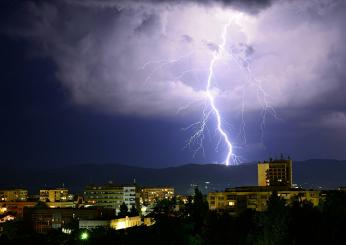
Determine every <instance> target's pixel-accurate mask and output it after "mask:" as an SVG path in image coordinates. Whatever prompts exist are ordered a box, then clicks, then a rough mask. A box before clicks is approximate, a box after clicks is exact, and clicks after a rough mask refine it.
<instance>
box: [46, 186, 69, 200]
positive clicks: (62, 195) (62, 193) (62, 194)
mask: <svg viewBox="0 0 346 245" xmlns="http://www.w3.org/2000/svg"><path fill="white" fill-rule="evenodd" d="M40 201H41V202H68V201H73V195H72V194H70V193H69V190H68V189H66V188H53V189H41V190H40Z"/></svg>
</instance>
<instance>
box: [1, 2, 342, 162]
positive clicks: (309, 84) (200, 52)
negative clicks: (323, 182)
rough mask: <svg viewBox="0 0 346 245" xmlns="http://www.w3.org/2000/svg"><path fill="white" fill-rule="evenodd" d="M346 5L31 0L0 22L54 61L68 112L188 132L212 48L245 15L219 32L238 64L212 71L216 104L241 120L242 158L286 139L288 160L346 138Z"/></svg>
mask: <svg viewBox="0 0 346 245" xmlns="http://www.w3.org/2000/svg"><path fill="white" fill-rule="evenodd" d="M345 5H346V4H345V2H344V1H327V0H326V1H304V2H303V1H255V0H248V1H241V0H233V1H231V0H230V1H221V0H220V1H217V0H215V1H211V0H210V1H208V0H205V1H197V0H196V1H193V0H191V1H173V0H172V1H169V0H167V1H154V0H152V1H139V0H138V1H105V0H103V1H95V0H92V1H91V0H89V1H77V0H65V1H59V2H58V1H56V2H39V1H27V2H25V3H24V4H20V6H21V8H18V9H20V10H16V11H14V12H13V13H12V15H11V16H10V15H8V16H7V17H6V18H7V19H6V18H4V17H2V18H4V19H6V20H7V21H4V22H2V24H1V25H2V28H1V31H2V33H4V32H6V35H7V37H12V38H13V37H14V38H15V39H23V40H29V41H30V43H31V44H34V45H35V49H32V50H34V51H31V52H32V53H35V55H37V56H38V55H40V56H44V57H46V58H47V57H48V58H49V59H50V60H51V61H52V62H53V63H54V64H55V67H56V69H55V72H54V73H55V75H56V78H57V79H58V80H59V81H60V83H61V84H62V86H63V87H64V89H65V90H66V91H68V94H69V97H68V98H69V99H70V100H71V102H72V103H73V104H74V105H78V106H81V107H84V108H88V109H92V110H94V111H97V112H102V113H107V114H109V115H126V116H130V117H131V116H136V117H138V116H140V117H146V118H160V119H162V118H170V120H172V121H184V122H185V123H186V124H188V123H191V122H192V121H193V120H195V119H196V118H197V117H198V116H199V115H200V113H201V110H202V109H203V105H204V103H203V102H204V99H205V93H204V88H205V79H206V77H207V72H208V65H209V61H210V57H211V55H212V53H213V52H212V51H217V50H218V49H219V43H220V33H221V32H222V29H223V25H224V24H225V23H226V22H227V18H228V17H227V16H228V15H231V16H233V15H235V13H238V12H237V11H234V10H240V11H243V12H244V13H245V15H244V18H243V19H241V20H240V21H238V22H237V21H234V23H233V22H232V25H231V27H230V29H229V32H228V35H227V48H228V51H232V54H233V55H234V56H235V57H236V59H225V61H222V62H220V63H218V66H217V67H216V70H215V81H216V82H215V84H216V86H215V87H214V88H213V93H215V95H216V96H217V103H218V105H219V107H220V109H221V110H222V113H223V116H224V117H225V121H230V122H232V125H240V123H241V119H242V116H244V115H245V119H246V120H247V121H246V127H247V130H248V131H249V133H248V142H247V143H248V148H247V146H245V147H243V149H244V152H243V153H244V155H245V154H249V155H251V154H253V156H256V157H257V156H259V155H261V154H262V155H263V154H267V153H268V152H270V151H274V150H273V149H278V147H277V146H276V144H274V143H273V142H277V141H280V143H278V144H277V145H280V146H281V147H282V148H284V146H285V140H286V141H287V142H290V143H289V144H293V145H297V147H296V148H295V146H294V147H291V149H292V152H293V153H294V152H296V153H295V154H296V155H299V154H301V156H305V155H304V154H305V153H304V154H303V153H301V152H299V149H298V148H299V147H298V146H299V145H301V143H300V142H304V144H307V143H311V144H313V141H319V143H318V144H317V143H316V145H319V146H320V145H322V143H321V141H322V140H326V141H327V142H329V143H330V144H331V145H332V144H333V143H332V142H333V138H335V139H338V140H339V141H342V140H340V138H341V137H343V136H344V132H345V131H346V125H345V123H344V121H345V112H346V106H345V105H346V99H345V98H346V96H345V93H346V83H345V80H346V69H345V64H346V51H345V49H344V48H343V46H344V44H345V43H346V35H345V32H344V23H346V17H345V14H344V13H345V11H346V7H345ZM228 7H229V8H228ZM17 11H18V12H17ZM232 11H233V12H232ZM259 13H260V14H259ZM18 16H21V17H20V18H17V17H18ZM235 60H236V62H235ZM238 64H241V66H240V67H239V65H238ZM250 68H251V74H250V75H249V74H248V73H247V72H248V71H246V69H250ZM251 76H254V77H255V78H256V79H252V80H251V78H249V77H251ZM262 89H263V91H265V92H262ZM244 91H245V92H244ZM242 106H244V108H245V109H246V112H245V114H242V113H241V108H242ZM271 107H272V108H274V109H275V110H276V111H277V113H278V116H279V117H280V118H281V119H282V120H281V121H280V120H278V121H276V120H274V119H273V117H270V115H269V117H268V118H267V119H268V120H267V122H268V125H267V127H266V131H265V132H264V135H265V137H264V142H259V139H260V138H261V133H262V132H260V131H261V120H262V119H263V117H262V116H263V110H267V109H268V108H271ZM177 111H179V112H181V114H177V113H176V112H177ZM280 123H282V124H280ZM233 127H234V128H237V126H233ZM237 129H238V128H237ZM230 132H232V135H233V131H232V130H230ZM319 133H321V134H322V133H323V137H322V138H321V139H319V138H318V134H319ZM234 134H235V135H237V133H234ZM308 136H309V137H311V138H309V137H308ZM239 138H240V137H239ZM338 140H337V141H338ZM235 141H236V142H238V143H239V142H240V141H241V140H239V139H237V140H235ZM312 148H313V147H311V149H309V152H310V153H309V154H310V155H313V149H312ZM246 151H247V152H246ZM329 151H330V154H331V155H332V154H333V151H332V150H331V149H330V150H329ZM253 152H254V153H253ZM317 153H318V152H317V151H316V154H317ZM334 153H335V155H338V156H344V153H342V152H341V151H340V150H337V151H335V152H334ZM256 154H257V155H256ZM345 157H346V156H345ZM254 158H255V157H254ZM248 160H252V159H251V158H250V159H248Z"/></svg>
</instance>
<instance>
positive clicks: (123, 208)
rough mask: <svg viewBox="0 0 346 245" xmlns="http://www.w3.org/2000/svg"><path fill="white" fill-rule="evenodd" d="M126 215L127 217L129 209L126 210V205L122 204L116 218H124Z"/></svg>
mask: <svg viewBox="0 0 346 245" xmlns="http://www.w3.org/2000/svg"><path fill="white" fill-rule="evenodd" d="M128 215H129V209H128V207H127V205H126V204H125V203H124V202H123V203H122V204H121V205H120V212H119V214H118V216H119V217H120V218H124V217H126V216H128Z"/></svg>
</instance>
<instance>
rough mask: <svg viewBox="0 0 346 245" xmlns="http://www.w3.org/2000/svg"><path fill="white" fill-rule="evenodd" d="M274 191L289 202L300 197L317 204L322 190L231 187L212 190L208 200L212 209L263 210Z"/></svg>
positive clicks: (231, 210) (232, 210)
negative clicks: (223, 189)
mask: <svg viewBox="0 0 346 245" xmlns="http://www.w3.org/2000/svg"><path fill="white" fill-rule="evenodd" d="M273 191H276V192H277V195H278V196H280V197H282V198H283V199H284V200H286V202H287V203H288V204H290V203H291V202H292V201H293V200H294V199H295V198H298V199H299V200H301V201H304V200H306V201H309V202H311V203H312V204H313V205H314V206H317V205H318V204H319V200H320V192H319V191H316V190H302V189H285V190H280V189H279V190H275V189H273V188H268V187H258V186H254V187H238V188H229V189H226V191H224V192H210V193H208V198H207V200H208V204H209V209H211V210H218V209H225V210H229V211H230V212H238V211H241V210H244V209H247V208H248V209H253V210H256V211H259V212H261V211H265V210H266V209H267V201H268V199H269V197H270V195H271V194H272V192H273Z"/></svg>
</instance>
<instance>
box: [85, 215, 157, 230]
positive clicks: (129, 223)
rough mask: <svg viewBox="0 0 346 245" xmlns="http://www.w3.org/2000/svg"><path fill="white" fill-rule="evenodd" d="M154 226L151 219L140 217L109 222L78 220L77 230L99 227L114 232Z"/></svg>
mask: <svg viewBox="0 0 346 245" xmlns="http://www.w3.org/2000/svg"><path fill="white" fill-rule="evenodd" d="M153 224H154V220H153V219H152V218H148V217H143V218H141V217H140V216H134V217H128V216H126V217H125V218H118V219H111V220H79V229H88V230H92V229H96V228H99V227H103V228H109V229H114V230H121V229H126V228H130V227H134V226H140V225H145V226H150V225H153Z"/></svg>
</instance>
